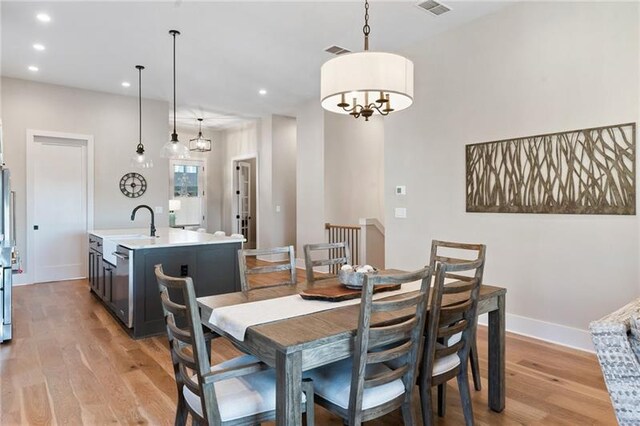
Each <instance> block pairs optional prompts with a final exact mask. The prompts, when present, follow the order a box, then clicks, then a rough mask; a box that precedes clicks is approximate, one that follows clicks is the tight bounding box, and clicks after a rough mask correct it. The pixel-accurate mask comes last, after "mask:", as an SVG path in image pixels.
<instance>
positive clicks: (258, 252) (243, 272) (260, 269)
mask: <svg viewBox="0 0 640 426" xmlns="http://www.w3.org/2000/svg"><path fill="white" fill-rule="evenodd" d="M281 255H287V256H288V259H287V261H286V262H285V263H277V264H273V265H267V266H255V267H252V268H249V267H248V266H247V257H256V258H257V257H258V256H281ZM238 265H239V268H240V286H241V288H242V291H248V290H251V288H252V285H251V283H250V282H249V276H250V275H256V274H275V273H280V275H282V273H283V272H286V271H289V274H288V275H289V279H287V280H284V281H281V282H279V283H276V284H273V283H270V284H269V285H268V286H269V287H274V286H277V285H286V284H289V285H295V284H296V282H297V276H296V255H295V252H294V248H293V246H286V247H274V248H265V249H246V250H238ZM260 287H261V288H264V287H266V286H260Z"/></svg>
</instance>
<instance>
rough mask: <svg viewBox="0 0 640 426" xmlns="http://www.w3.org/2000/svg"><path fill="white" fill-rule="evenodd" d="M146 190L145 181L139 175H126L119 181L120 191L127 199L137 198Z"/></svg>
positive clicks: (133, 173) (132, 173)
mask: <svg viewBox="0 0 640 426" xmlns="http://www.w3.org/2000/svg"><path fill="white" fill-rule="evenodd" d="M146 190H147V181H146V179H145V178H144V176H142V175H141V174H140V173H136V172H131V173H127V174H126V175H124V176H122V179H120V191H121V192H122V193H123V194H124V195H126V196H127V197H129V198H138V197H140V196H141V195H142V194H144V193H145V191H146Z"/></svg>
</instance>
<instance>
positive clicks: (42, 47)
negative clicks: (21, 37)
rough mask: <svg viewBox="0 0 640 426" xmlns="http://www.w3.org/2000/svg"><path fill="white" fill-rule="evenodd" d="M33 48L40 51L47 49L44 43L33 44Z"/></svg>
mask: <svg viewBox="0 0 640 426" xmlns="http://www.w3.org/2000/svg"><path fill="white" fill-rule="evenodd" d="M33 48H34V49H36V50H38V51H40V52H42V51H43V50H44V49H45V47H44V45H43V44H40V43H35V44H34V45H33Z"/></svg>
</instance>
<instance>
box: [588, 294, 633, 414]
mask: <svg viewBox="0 0 640 426" xmlns="http://www.w3.org/2000/svg"><path fill="white" fill-rule="evenodd" d="M589 329H590V331H591V338H592V339H593V345H594V346H595V349H596V355H597V356H598V361H599V362H600V367H601V368H602V375H603V376H604V381H605V383H606V384H607V390H608V391H609V396H610V397H611V402H612V404H613V409H614V411H615V414H616V418H617V419H618V424H619V425H620V426H632V425H638V424H640V405H638V401H640V361H638V357H639V356H640V299H636V300H634V301H633V302H631V303H629V304H628V305H626V306H624V307H622V308H620V309H618V310H617V311H615V312H613V313H611V314H609V315H607V316H605V317H604V318H602V319H600V320H598V321H593V322H592V323H591V324H590V325H589Z"/></svg>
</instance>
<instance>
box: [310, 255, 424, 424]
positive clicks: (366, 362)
mask: <svg viewBox="0 0 640 426" xmlns="http://www.w3.org/2000/svg"><path fill="white" fill-rule="evenodd" d="M414 281H420V289H419V291H416V292H410V293H406V294H402V295H398V296H393V297H391V298H382V299H378V300H373V291H374V288H375V287H376V286H378V285H386V284H407V283H410V282H414ZM430 283H431V268H430V267H428V266H427V267H425V268H424V269H420V270H418V271H415V272H410V273H404V274H398V275H374V276H368V277H366V278H365V280H364V284H363V288H362V300H361V303H360V316H359V320H358V331H357V335H356V339H355V344H354V355H353V357H351V358H348V359H345V360H342V361H338V362H335V363H332V364H329V365H325V366H322V367H319V368H317V369H314V370H311V371H309V372H307V373H305V377H309V378H311V379H312V380H313V388H314V391H315V402H316V403H318V404H319V405H321V406H323V407H325V408H327V409H328V410H330V411H332V412H333V413H335V414H337V415H339V416H340V417H342V418H343V419H344V420H345V423H347V424H349V425H359V424H361V423H362V422H365V421H368V420H371V419H374V418H377V417H380V416H382V415H384V414H387V413H389V412H391V411H393V410H396V409H398V408H401V409H402V418H403V420H404V424H405V425H413V424H415V418H414V415H413V410H412V404H411V402H412V395H413V388H414V386H415V384H416V373H417V366H418V363H419V354H420V350H421V349H422V342H423V340H424V339H423V330H424V322H425V316H426V306H427V299H428V297H429V293H428V292H429V286H430ZM400 310H402V311H406V312H407V314H406V316H403V317H402V318H401V319H400V320H398V321H394V322H389V321H385V320H384V319H385V318H388V314H389V313H390V312H393V311H400Z"/></svg>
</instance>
